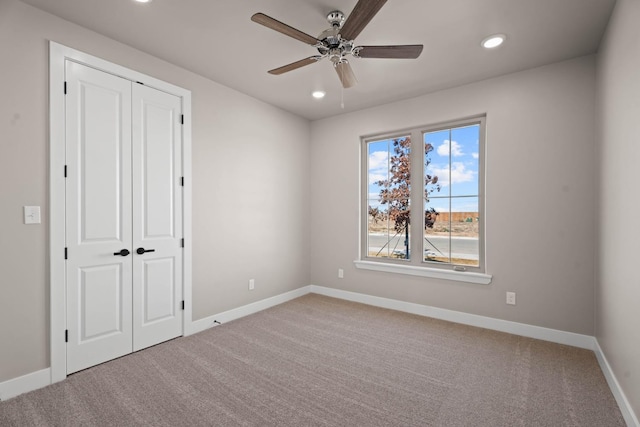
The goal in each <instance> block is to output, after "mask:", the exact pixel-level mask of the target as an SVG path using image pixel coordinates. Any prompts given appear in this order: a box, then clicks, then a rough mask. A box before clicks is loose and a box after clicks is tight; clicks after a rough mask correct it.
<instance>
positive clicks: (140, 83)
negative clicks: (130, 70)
mask: <svg viewBox="0 0 640 427" xmlns="http://www.w3.org/2000/svg"><path fill="white" fill-rule="evenodd" d="M136 83H138V84H139V85H142V86H144V83H142V82H139V81H136Z"/></svg>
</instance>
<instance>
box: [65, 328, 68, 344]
mask: <svg viewBox="0 0 640 427" xmlns="http://www.w3.org/2000/svg"><path fill="white" fill-rule="evenodd" d="M64 342H69V330H68V329H65V330H64Z"/></svg>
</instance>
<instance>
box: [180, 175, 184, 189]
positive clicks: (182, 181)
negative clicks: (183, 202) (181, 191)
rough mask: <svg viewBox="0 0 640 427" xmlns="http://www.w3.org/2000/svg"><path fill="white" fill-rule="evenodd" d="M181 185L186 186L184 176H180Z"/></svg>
mask: <svg viewBox="0 0 640 427" xmlns="http://www.w3.org/2000/svg"><path fill="white" fill-rule="evenodd" d="M180 185H181V186H183V187H184V176H183V177H181V178H180Z"/></svg>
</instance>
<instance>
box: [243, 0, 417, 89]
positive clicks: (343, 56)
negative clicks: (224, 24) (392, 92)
mask: <svg viewBox="0 0 640 427" xmlns="http://www.w3.org/2000/svg"><path fill="white" fill-rule="evenodd" d="M386 2H387V0H359V1H358V3H357V4H356V6H355V7H354V8H353V11H352V12H351V15H349V17H348V18H347V17H345V15H344V13H342V12H341V11H339V10H334V11H333V12H330V13H329V14H328V15H327V21H328V22H329V25H330V28H328V29H326V30H325V31H323V32H322V33H320V35H319V36H318V37H317V38H316V37H313V36H310V35H309V34H306V33H303V32H302V31H300V30H297V29H295V28H293V27H291V26H289V25H287V24H285V23H282V22H280V21H278V20H276V19H274V18H271V17H270V16H267V15H265V14H264V13H256V14H255V15H253V16H252V17H251V20H252V21H254V22H256V23H258V24H261V25H264V26H265V27H267V28H270V29H272V30H275V31H278V32H279V33H282V34H284V35H286V36H289V37H292V38H294V39H296V40H298V41H301V42H303V43H306V44H309V45H311V46H313V47H315V48H316V49H317V50H318V55H313V56H310V57H308V58H305V59H301V60H299V61H296V62H292V63H291V64H287V65H284V66H282V67H279V68H274V69H273V70H270V71H269V73H270V74H274V75H280V74H284V73H286V72H289V71H292V70H295V69H298V68H301V67H304V66H306V65H310V64H313V63H315V62H318V61H320V60H322V59H324V58H328V59H329V61H331V63H332V64H333V67H334V68H335V70H336V73H337V74H338V78H339V79H340V82H341V83H342V87H343V88H350V87H353V86H354V85H355V84H356V83H357V79H356V76H355V74H354V73H353V69H352V68H351V65H350V64H349V59H348V56H349V55H351V56H353V57H356V58H390V59H415V58H417V57H418V56H420V53H422V48H423V46H422V45H396V46H356V45H355V43H354V39H355V38H356V37H357V36H358V35H359V34H360V32H361V31H362V30H363V29H364V28H365V27H366V26H367V24H368V23H369V22H370V21H371V19H373V17H374V16H375V15H376V14H377V13H378V11H379V10H380V9H381V8H382V6H383V5H384V4H385V3H386Z"/></svg>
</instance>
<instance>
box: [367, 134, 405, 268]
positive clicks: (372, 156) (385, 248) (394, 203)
mask: <svg viewBox="0 0 640 427" xmlns="http://www.w3.org/2000/svg"><path fill="white" fill-rule="evenodd" d="M410 149H411V138H410V137H409V136H403V137H399V138H393V139H387V140H382V141H374V142H369V143H368V147H367V153H368V166H367V182H368V194H367V206H368V214H369V219H368V226H367V227H368V236H367V256H370V257H387V258H404V259H408V258H409V247H410V242H409V239H408V236H407V233H408V229H409V216H410V209H409V197H410V191H411V188H410ZM376 215H378V216H379V217H378V218H376ZM376 219H377V221H376ZM381 223H384V226H382V225H381Z"/></svg>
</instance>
